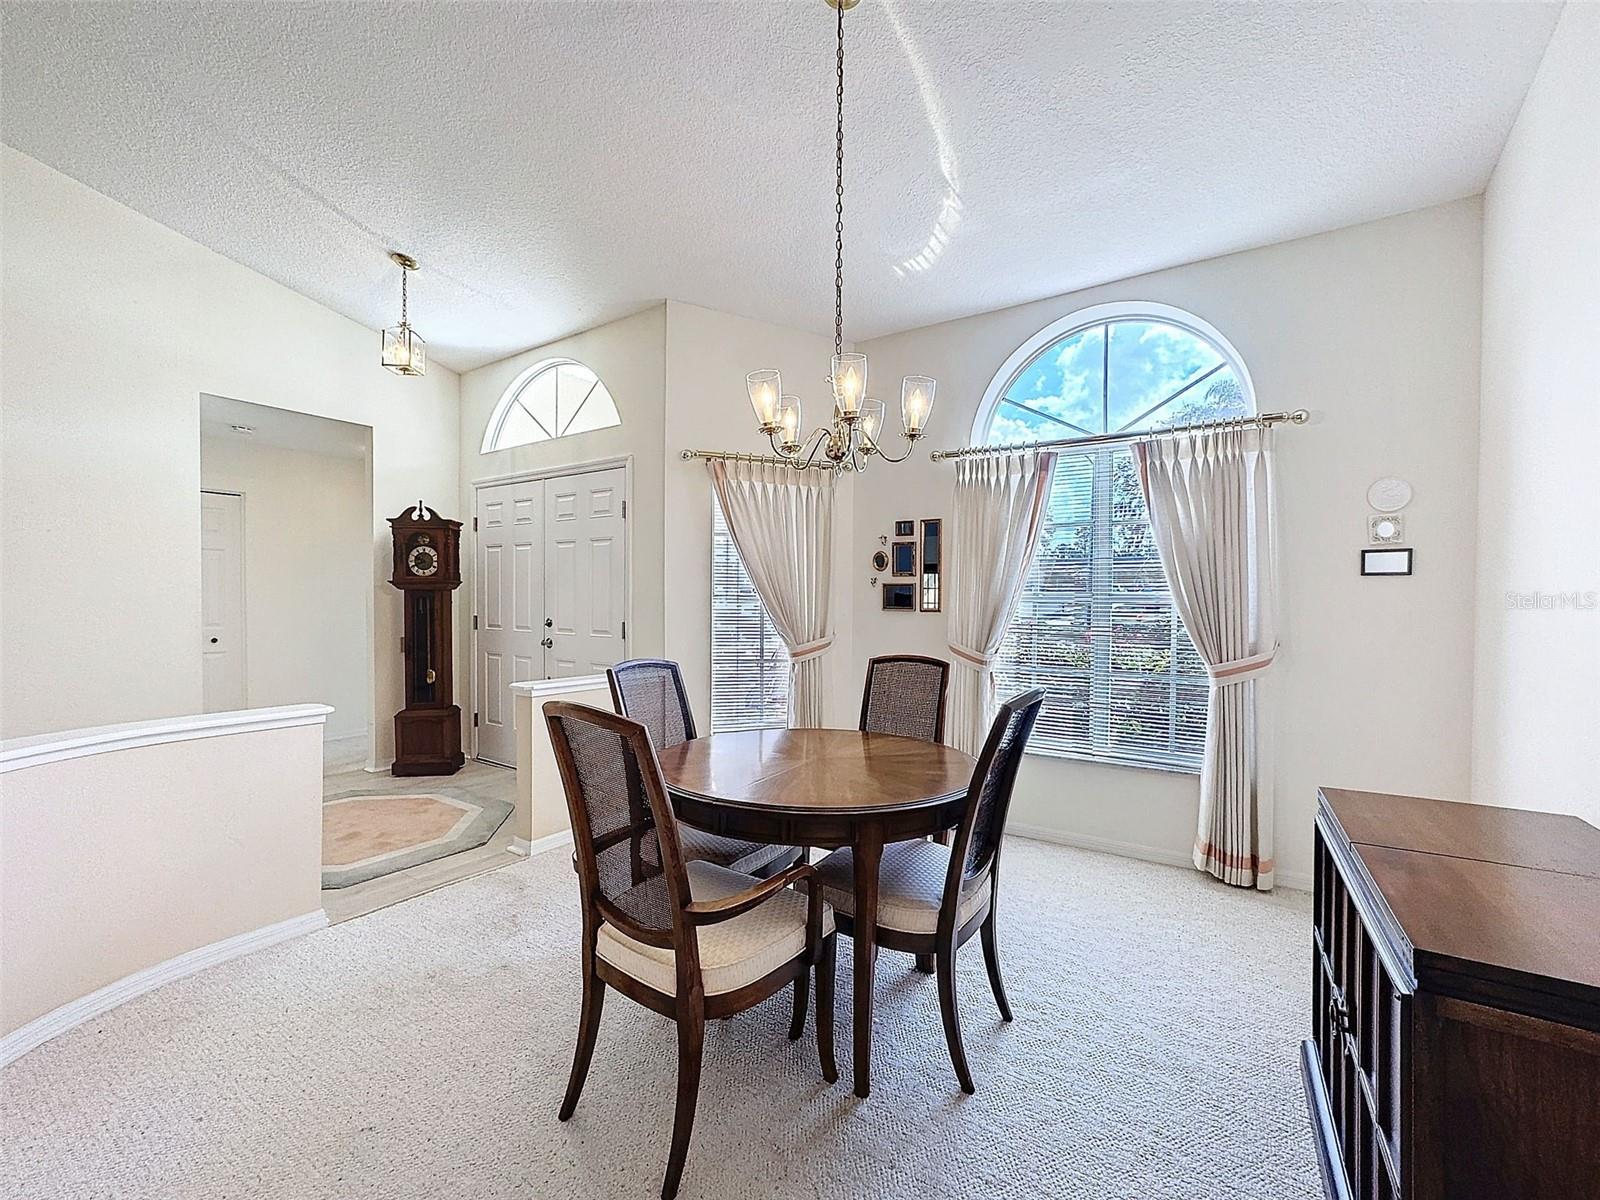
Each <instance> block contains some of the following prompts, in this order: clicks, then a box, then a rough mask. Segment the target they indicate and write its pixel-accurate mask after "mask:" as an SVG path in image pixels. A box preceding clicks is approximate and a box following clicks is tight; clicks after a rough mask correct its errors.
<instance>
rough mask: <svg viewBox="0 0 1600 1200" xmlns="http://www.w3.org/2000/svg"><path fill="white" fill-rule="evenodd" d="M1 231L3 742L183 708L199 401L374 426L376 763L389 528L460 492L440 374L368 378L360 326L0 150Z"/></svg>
mask: <svg viewBox="0 0 1600 1200" xmlns="http://www.w3.org/2000/svg"><path fill="white" fill-rule="evenodd" d="M0 226H3V244H0V262H3V271H4V277H3V280H0V292H3V298H0V338H3V341H4V346H5V374H4V379H3V384H0V386H3V399H4V412H5V417H4V443H3V446H0V510H3V511H0V544H3V545H4V547H5V550H4V554H5V570H4V571H3V572H0V654H3V656H4V672H3V676H0V733H3V734H4V735H6V736H15V735H20V734H31V733H37V732H42V731H48V730H61V729H71V728H75V727H80V726H87V725H99V724H105V723H108V722H119V721H130V720H138V719H143V718H150V717H158V716H169V715H175V714H181V713H192V712H197V711H199V709H200V708H201V695H200V427H199V404H200V397H201V394H202V393H208V394H212V395H217V396H227V397H232V398H234V399H237V400H244V401H248V402H251V403H255V404H264V405H269V406H271V407H274V408H283V409H290V410H293V411H297V412H307V413H312V414H315V415H318V416H325V417H332V418H335V419H337V420H343V421H349V422H353V423H355V424H358V425H367V426H370V427H371V429H372V455H373V458H372V471H373V478H372V493H373V495H372V503H373V523H372V529H371V537H370V540H369V543H368V548H367V549H368V563H369V571H370V581H369V585H370V586H371V587H372V589H373V611H374V622H373V625H374V628H373V638H374V644H375V651H376V679H375V684H374V700H373V707H374V708H375V709H376V711H377V712H378V714H379V722H378V729H377V743H378V754H379V757H380V760H381V759H383V758H386V757H388V756H389V755H390V754H392V743H393V725H392V722H391V721H390V720H389V717H390V716H391V715H392V714H393V713H394V712H396V711H397V710H398V709H399V708H400V707H401V705H402V703H403V695H402V688H401V676H400V654H399V645H400V633H401V616H402V613H401V606H400V593H399V592H398V591H396V590H395V589H394V588H392V587H389V586H388V584H387V582H385V581H386V580H387V578H388V572H389V529H388V523H387V520H386V518H388V517H391V516H393V515H395V514H396V513H398V512H400V511H401V509H402V508H404V507H405V506H406V505H407V504H410V503H414V502H415V501H416V500H417V498H418V497H419V496H420V497H422V498H423V499H426V500H427V501H428V502H429V503H431V504H436V505H438V506H440V507H441V511H445V510H448V509H450V508H451V507H452V506H453V504H454V503H455V501H456V499H457V498H458V497H459V495H460V489H459V460H458V455H457V446H456V439H457V436H458V432H457V431H458V428H459V414H458V385H457V379H456V376H455V374H454V372H452V371H449V370H447V369H445V368H443V367H440V366H438V365H437V364H435V365H433V366H431V367H430V368H429V370H428V374H427V375H426V376H425V377H424V378H422V379H403V378H401V377H399V376H396V375H393V374H391V373H390V372H388V371H385V370H384V369H383V368H382V367H381V366H379V364H378V342H379V339H378V334H377V333H376V332H375V331H374V330H370V329H366V328H363V327H362V326H360V325H357V324H356V323H355V322H353V321H350V320H348V319H346V318H345V317H341V316H339V315H337V314H336V313H334V312H332V311H330V310H328V309H326V308H323V307H322V306H321V305H319V304H316V303H315V302H313V301H311V300H308V299H306V298H305V297H304V296H301V295H298V294H296V293H294V292H292V291H290V290H289V289H288V288H285V287H283V286H281V285H279V284H277V283H274V282H272V281H271V280H270V279H267V278H266V277H264V276H262V275H258V274H256V273H255V272H253V271H251V270H249V269H248V268H245V267H242V266H240V265H239V264H237V263H234V262H230V261H229V260H227V259H225V258H223V257H221V256H220V255H218V254H214V253H213V252H211V251H210V250H207V249H205V248H204V247H203V246H200V245H198V244H196V243H195V242H192V241H189V240H188V239H187V238H184V237H182V236H181V235H179V234H177V233H174V232H173V231H172V230H170V229H167V228H165V227H164V226H161V225H158V224H156V223H155V222H154V221H151V220H148V219H147V218H145V217H142V216H139V215H138V214H137V213H135V212H133V211H132V210H131V209H128V208H125V207H123V206H122V205H120V204H117V203H116V202H115V201H112V200H109V199H107V198H106V197H104V196H102V195H100V194H99V193H97V192H94V191H91V190H90V189H89V188H86V187H84V186H83V185H82V184H79V183H76V182H74V181H73V180H72V179H69V178H68V177H67V176H65V175H62V174H60V173H59V172H57V171H54V170H52V169H50V168H49V167H46V166H44V165H43V164H42V163H39V162H37V161H35V160H34V159H31V158H29V157H27V156H26V155H23V154H19V153H17V152H16V151H14V150H11V149H9V148H6V149H5V150H4V151H3V157H0ZM285 236H293V233H292V231H286V232H285ZM383 251H384V247H383V246H382V245H379V244H374V246H373V254H374V255H375V256H377V255H381V254H382V253H383ZM418 317H419V319H421V318H422V313H421V312H420V311H419V313H418ZM423 327H424V329H425V328H426V325H425V324H424V326H423ZM446 515H449V514H448V512H446ZM458 612H459V607H458ZM461 625H462V623H460V622H458V629H460V628H461ZM461 644H462V645H464V644H465V641H464V639H462V643H461ZM463 653H464V652H463Z"/></svg>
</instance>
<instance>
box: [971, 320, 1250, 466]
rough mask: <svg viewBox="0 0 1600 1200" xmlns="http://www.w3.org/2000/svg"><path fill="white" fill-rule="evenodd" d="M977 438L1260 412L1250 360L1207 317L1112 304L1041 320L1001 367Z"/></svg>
mask: <svg viewBox="0 0 1600 1200" xmlns="http://www.w3.org/2000/svg"><path fill="white" fill-rule="evenodd" d="M985 400H986V402H985V404H984V405H983V407H982V408H980V409H979V411H978V422H977V425H978V427H977V428H976V429H974V430H973V441H974V442H975V443H977V444H984V443H987V444H989V445H997V444H1005V443H1010V442H1034V441H1054V440H1057V439H1061V438H1075V437H1087V436H1091V435H1095V434H1118V433H1128V434H1131V433H1139V432H1143V431H1145V430H1151V429H1164V428H1167V427H1168V426H1171V425H1186V424H1192V423H1195V422H1200V421H1213V420H1218V419H1221V418H1226V417H1242V416H1248V415H1249V414H1251V413H1253V412H1255V397H1254V395H1253V393H1252V391H1251V387H1250V379H1249V376H1248V375H1247V373H1246V372H1245V369H1244V365H1243V364H1242V363H1241V362H1240V361H1239V359H1238V357H1237V355H1235V353H1234V352H1233V349H1232V347H1230V346H1229V345H1228V344H1227V342H1226V341H1225V340H1224V339H1223V337H1222V335H1221V334H1220V333H1218V332H1217V331H1216V330H1214V329H1212V328H1211V327H1210V326H1209V325H1207V324H1206V323H1205V322H1204V321H1201V320H1200V319H1199V318H1198V317H1195V316H1193V315H1192V314H1189V313H1186V312H1183V311H1181V310H1179V309H1175V308H1168V307H1167V306H1165V305H1158V304H1104V305H1099V306H1096V307H1095V308H1090V309H1084V310H1082V311H1081V312H1078V313H1074V314H1073V315H1072V316H1070V317H1067V318H1065V319H1064V320H1061V321H1057V322H1056V323H1055V324H1053V325H1050V326H1048V327H1046V328H1045V329H1042V330H1040V331H1039V332H1038V333H1037V334H1035V335H1034V336H1033V337H1031V338H1029V339H1028V341H1027V342H1026V343H1024V344H1023V345H1022V346H1021V347H1019V348H1018V350H1017V352H1016V353H1015V354H1013V355H1012V356H1011V358H1010V359H1008V360H1007V361H1006V363H1005V365H1004V366H1003V367H1002V368H1001V370H1000V371H999V373H998V374H997V375H996V376H995V380H994V383H993V384H992V385H991V387H990V392H989V395H988V396H987V397H986V398H985Z"/></svg>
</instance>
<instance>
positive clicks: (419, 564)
mask: <svg viewBox="0 0 1600 1200" xmlns="http://www.w3.org/2000/svg"><path fill="white" fill-rule="evenodd" d="M406 566H407V567H408V568H409V569H410V571H411V573H412V574H413V575H421V576H424V577H425V576H428V575H432V574H433V573H434V572H435V571H437V570H438V569H439V552H438V551H437V550H435V549H434V548H433V547H432V546H413V547H411V553H410V554H408V555H406Z"/></svg>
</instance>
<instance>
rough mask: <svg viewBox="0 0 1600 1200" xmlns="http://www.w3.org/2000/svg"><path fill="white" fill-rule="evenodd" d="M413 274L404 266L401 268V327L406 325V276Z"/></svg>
mask: <svg viewBox="0 0 1600 1200" xmlns="http://www.w3.org/2000/svg"><path fill="white" fill-rule="evenodd" d="M409 274H411V272H410V271H408V270H406V269H405V268H404V267H401V268H400V327H401V328H402V329H404V328H405V327H406V276H407V275H409Z"/></svg>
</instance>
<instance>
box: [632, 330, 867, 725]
mask: <svg viewBox="0 0 1600 1200" xmlns="http://www.w3.org/2000/svg"><path fill="white" fill-rule="evenodd" d="M832 356H833V339H832V338H829V337H824V336H821V335H819V334H814V333H806V332H803V331H801V330H797V329H787V328H784V327H783V326H779V325H769V324H767V323H766V322H764V321H752V320H749V319H748V318H745V317H736V316H733V315H731V314H729V313H721V312H714V311H712V310H711V309H708V308H700V307H698V306H697V305H693V304H683V303H680V302H678V301H675V300H673V301H668V303H667V422H666V444H665V450H666V484H665V500H664V506H663V507H664V511H665V513H666V518H667V539H666V555H665V567H666V578H667V580H668V581H669V582H668V585H667V588H666V594H665V611H666V646H667V655H668V657H671V658H675V659H677V660H678V662H679V663H681V664H682V666H683V678H684V685H685V687H686V688H687V689H688V692H689V700H690V703H691V704H692V705H693V706H694V710H695V716H696V719H697V720H698V722H699V723H700V724H701V725H703V726H705V727H706V729H707V731H708V732H709V728H710V727H709V722H710V719H711V479H710V476H709V475H707V474H706V464H705V462H704V461H702V460H699V459H695V460H692V461H688V462H685V461H684V460H683V459H682V458H681V457H680V454H681V452H682V451H684V450H688V449H696V450H736V451H744V452H747V453H753V454H760V453H767V454H770V453H771V449H770V448H769V447H768V445H767V440H766V438H765V437H764V436H763V435H762V434H761V432H760V430H758V429H757V428H756V424H755V416H754V414H753V413H752V412H751V411H750V401H749V399H748V397H747V395H746V392H745V386H744V377H745V375H746V374H747V373H749V372H750V371H754V370H757V369H759V368H762V367H776V368H777V369H778V370H779V371H781V372H782V373H783V379H784V389H785V390H786V391H789V392H793V393H795V394H797V395H798V396H799V397H800V398H801V400H802V402H803V407H804V411H805V413H806V426H807V428H808V429H811V428H815V427H816V426H817V425H818V424H819V423H820V422H821V421H822V420H823V419H824V418H825V417H826V416H827V415H828V413H829V412H830V411H831V400H829V399H827V398H826V396H827V384H826V379H827V375H828V369H829V364H830V360H831V358H832ZM854 489H855V485H854V482H853V481H852V480H851V479H850V478H849V477H844V478H841V480H840V481H839V491H838V496H837V499H836V500H835V507H836V516H835V520H836V527H835V547H834V588H833V613H832V615H833V623H834V645H833V649H832V650H830V651H828V654H827V658H828V659H829V660H830V663H831V665H830V677H829V678H830V691H829V696H828V701H827V705H826V709H825V719H826V720H827V721H828V723H829V724H833V725H844V726H847V727H850V728H854V726H855V723H856V718H857V716H858V711H857V710H858V708H859V706H860V703H861V674H860V672H859V670H858V669H857V666H856V664H855V662H854V655H853V650H852V617H853V612H852V609H851V603H850V596H851V587H850V585H851V579H852V578H853V573H852V572H851V570H850V564H851V561H852V558H853V555H852V554H851V552H850V546H851V537H850V530H851V529H852V527H853V525H854Z"/></svg>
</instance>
